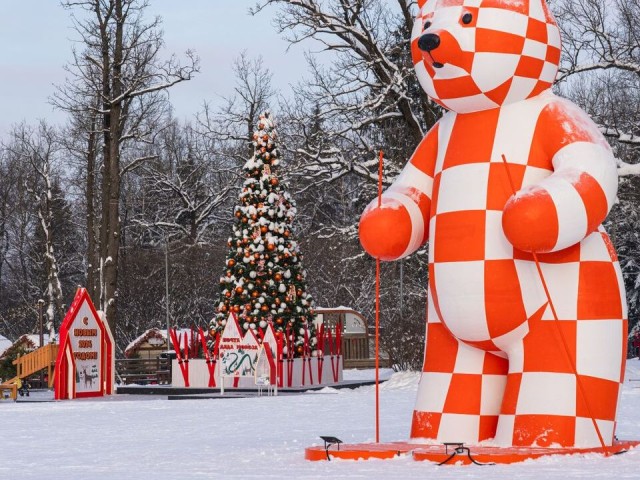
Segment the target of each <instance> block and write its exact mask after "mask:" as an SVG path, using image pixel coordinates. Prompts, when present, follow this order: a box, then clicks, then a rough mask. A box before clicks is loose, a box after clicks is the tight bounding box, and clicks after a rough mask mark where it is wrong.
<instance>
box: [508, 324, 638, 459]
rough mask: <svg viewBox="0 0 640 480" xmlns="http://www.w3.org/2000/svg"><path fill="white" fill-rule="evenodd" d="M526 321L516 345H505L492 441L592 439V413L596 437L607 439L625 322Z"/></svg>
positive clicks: (579, 443) (566, 443) (576, 443)
mask: <svg viewBox="0 0 640 480" xmlns="http://www.w3.org/2000/svg"><path fill="white" fill-rule="evenodd" d="M530 327H531V328H530V331H529V334H528V335H527V336H526V337H525V338H524V340H523V341H522V342H521V344H520V346H517V347H514V348H513V349H512V350H511V351H509V375H508V378H507V386H506V389H505V394H504V402H503V404H502V411H501V415H500V419H499V422H498V430H497V435H496V443H498V444H500V445H502V446H511V445H513V446H540V447H549V446H555V445H560V446H563V447H582V448H589V447H600V446H601V443H600V439H599V438H598V435H597V433H596V429H595V426H594V425H593V421H592V419H591V415H593V416H594V417H595V419H596V421H597V425H598V428H599V430H600V434H601V436H602V439H603V441H604V443H605V444H606V445H611V443H612V441H613V434H614V427H615V414H616V407H617V402H618V394H619V388H620V383H621V381H622V372H623V369H624V363H623V362H624V356H623V352H624V339H625V338H626V336H625V331H626V322H624V321H622V320H596V319H590V320H577V321H576V320H561V321H559V322H558V324H557V325H556V321H555V320H537V321H536V322H532V323H531V324H530ZM558 327H560V330H561V332H562V336H563V337H564V339H565V340H564V342H563V341H562V338H561V337H560V334H559V333H558ZM565 344H566V346H567V347H568V350H569V352H568V354H569V356H570V357H567V352H566V350H567V348H566V347H565ZM569 358H571V362H570V361H569ZM571 363H573V365H574V366H576V368H577V371H578V375H579V378H580V383H581V386H582V389H581V388H580V386H579V385H578V381H577V379H576V375H575V373H574V370H573V367H572V366H571ZM585 397H586V400H585Z"/></svg>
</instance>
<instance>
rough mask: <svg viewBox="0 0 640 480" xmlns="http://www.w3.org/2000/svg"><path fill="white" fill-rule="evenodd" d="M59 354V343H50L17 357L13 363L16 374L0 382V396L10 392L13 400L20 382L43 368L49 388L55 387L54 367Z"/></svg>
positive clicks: (16, 396) (2, 396)
mask: <svg viewBox="0 0 640 480" xmlns="http://www.w3.org/2000/svg"><path fill="white" fill-rule="evenodd" d="M57 355H58V344H56V343H49V344H47V345H45V346H44V347H40V348H38V349H37V350H34V351H33V352H29V353H27V354H25V355H22V356H20V357H18V358H16V359H15V360H14V361H13V364H14V365H15V366H16V376H15V377H13V378H12V379H10V380H7V381H6V382H4V383H2V384H0V398H4V395H5V392H8V393H9V397H10V398H11V399H12V400H14V401H15V400H16V399H17V398H18V385H19V383H20V382H21V381H22V380H23V379H25V378H27V377H30V376H31V375H33V374H34V373H38V372H39V371H41V370H45V369H46V371H47V382H48V385H49V388H52V387H53V369H54V367H55V363H56V356H57Z"/></svg>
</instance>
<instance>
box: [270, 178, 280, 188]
mask: <svg viewBox="0 0 640 480" xmlns="http://www.w3.org/2000/svg"><path fill="white" fill-rule="evenodd" d="M270 183H271V185H273V186H274V187H275V186H276V185H278V179H277V178H272V179H271V181H270Z"/></svg>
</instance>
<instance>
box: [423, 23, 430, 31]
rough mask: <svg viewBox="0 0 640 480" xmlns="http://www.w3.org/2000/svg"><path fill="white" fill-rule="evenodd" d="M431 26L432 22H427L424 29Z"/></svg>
mask: <svg viewBox="0 0 640 480" xmlns="http://www.w3.org/2000/svg"><path fill="white" fill-rule="evenodd" d="M430 26H431V22H425V23H424V30H426V29H427V28H429V27H430Z"/></svg>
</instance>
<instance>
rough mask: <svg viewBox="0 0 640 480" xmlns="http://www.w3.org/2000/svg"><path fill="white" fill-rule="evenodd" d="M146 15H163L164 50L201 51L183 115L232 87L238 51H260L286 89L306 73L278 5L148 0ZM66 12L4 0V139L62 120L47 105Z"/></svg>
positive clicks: (0, 30)
mask: <svg viewBox="0 0 640 480" xmlns="http://www.w3.org/2000/svg"><path fill="white" fill-rule="evenodd" d="M150 3H151V5H150V7H149V9H148V10H147V15H148V18H152V17H153V16H155V15H160V16H161V17H162V19H163V30H164V40H165V44H166V51H167V53H176V54H178V55H179V56H180V55H181V54H182V53H183V52H184V51H185V50H187V49H189V48H191V49H194V50H196V52H197V54H198V55H199V56H200V70H201V73H200V74H198V75H197V76H196V77H195V78H194V79H193V80H191V81H189V82H185V83H182V84H179V85H177V86H175V87H173V88H172V89H171V101H172V104H173V106H174V110H175V114H176V116H178V117H179V118H186V117H190V116H192V115H193V114H195V113H196V112H197V111H199V110H200V109H201V106H202V104H203V102H204V101H205V100H207V101H210V102H215V101H216V99H217V98H219V96H221V95H224V96H230V95H231V94H232V92H233V83H234V80H233V73H232V71H231V64H232V62H233V60H234V58H236V57H237V56H238V55H239V54H240V52H242V51H243V50H246V51H247V53H248V54H249V56H250V57H257V56H259V55H262V57H263V58H264V61H265V65H267V66H268V67H269V68H270V69H271V71H272V72H273V73H274V78H273V85H274V86H275V87H276V88H277V89H279V90H280V91H281V92H282V93H283V94H285V95H287V94H288V91H289V85H290V84H291V83H295V82H296V81H298V80H300V79H301V77H302V76H303V75H304V72H305V71H306V65H305V61H304V49H303V48H304V47H303V46H300V45H296V46H292V47H291V48H290V49H289V51H288V52H287V47H288V46H289V44H288V43H287V42H285V41H284V40H282V39H281V38H280V37H279V36H278V35H277V33H276V32H275V29H274V27H273V26H272V25H271V21H272V18H273V17H274V16H275V15H276V14H277V10H276V9H274V8H270V9H268V10H267V11H265V12H262V13H261V14H259V15H258V16H255V17H252V16H250V15H248V13H247V10H248V8H249V7H251V6H253V5H254V4H255V0H151V1H150ZM74 39H77V34H76V33H75V32H74V31H73V29H72V28H71V20H70V18H69V12H68V11H66V10H65V9H63V8H62V7H61V6H60V4H59V1H57V0H0V140H1V139H3V138H5V136H6V133H7V132H8V130H9V129H10V127H11V125H13V124H16V123H19V122H21V121H22V120H25V121H27V122H28V123H34V122H35V121H37V120H38V119H40V118H45V119H47V120H50V121H52V122H54V123H62V122H64V120H65V116H64V114H63V113H61V112H55V111H54V110H53V108H52V107H51V106H50V105H49V104H48V103H47V99H48V98H49V97H51V95H52V94H53V92H54V86H53V85H54V84H56V83H57V84H60V83H62V82H63V81H64V79H65V72H64V70H63V68H62V67H63V65H64V64H65V63H67V62H69V61H70V59H71V45H72V40H74Z"/></svg>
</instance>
